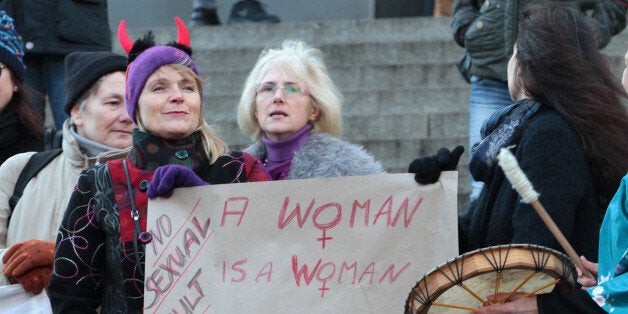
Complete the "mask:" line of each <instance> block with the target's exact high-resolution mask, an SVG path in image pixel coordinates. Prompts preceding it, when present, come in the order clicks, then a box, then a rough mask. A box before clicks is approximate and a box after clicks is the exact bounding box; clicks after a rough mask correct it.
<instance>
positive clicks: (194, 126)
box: [48, 18, 266, 313]
mask: <svg viewBox="0 0 628 314" xmlns="http://www.w3.org/2000/svg"><path fill="white" fill-rule="evenodd" d="M175 21H176V22H177V27H178V30H179V38H178V39H177V41H176V42H172V43H170V44H168V45H155V43H154V40H153V35H152V33H151V32H149V33H147V34H146V35H145V36H144V37H142V38H141V39H139V40H138V41H136V42H135V43H133V42H132V41H131V40H130V39H129V37H128V35H127V34H126V29H125V23H124V21H122V23H120V27H119V29H118V37H119V40H120V42H121V45H122V47H123V49H124V50H125V51H126V52H127V53H128V54H129V65H128V67H127V72H126V82H127V84H126V94H125V100H126V105H127V111H128V113H129V116H130V117H131V119H133V121H134V122H136V124H137V125H138V128H137V129H135V130H134V132H133V147H132V148H131V151H130V152H129V154H128V157H127V158H126V159H124V160H117V161H109V162H107V163H106V164H102V165H99V166H95V167H93V168H90V169H88V170H86V171H84V172H83V173H82V174H81V176H80V177H79V180H78V183H77V185H76V187H75V192H74V194H73V195H72V198H71V199H70V203H69V205H68V208H67V210H66V213H65V216H64V218H63V220H62V223H61V226H60V228H59V233H58V236H57V244H56V245H57V246H56V248H57V250H56V251H55V264H54V273H53V275H52V278H51V281H50V285H49V290H48V291H49V295H50V299H51V304H52V307H53V311H54V312H56V313H68V312H76V313H91V312H94V311H95V310H96V309H97V308H98V307H100V309H101V312H102V313H113V312H115V313H135V312H141V311H142V308H143V294H144V246H145V244H147V243H149V242H150V241H151V240H152V239H151V236H150V233H148V232H146V218H147V210H148V208H147V204H148V200H147V198H148V197H155V196H168V195H166V194H167V193H171V192H172V184H173V183H172V182H174V184H175V185H176V186H177V187H180V186H197V185H207V184H225V183H238V182H247V181H248V182H250V181H265V180H266V175H265V173H264V171H263V169H262V165H261V163H260V162H259V161H258V160H257V159H256V158H254V157H253V156H251V155H249V154H246V153H240V152H232V151H229V150H228V148H227V146H226V145H225V144H224V142H223V141H221V140H220V139H219V138H218V137H217V136H216V134H215V132H214V131H213V130H212V129H211V128H210V127H209V125H208V124H207V123H206V122H205V120H204V118H203V111H202V101H201V100H202V85H201V81H200V79H199V71H198V68H197V67H196V64H195V62H194V60H193V59H192V58H191V55H192V50H191V49H190V39H189V34H188V32H187V29H186V28H185V25H183V23H182V22H181V21H180V20H179V19H178V18H176V19H175ZM164 186H165V188H164ZM163 191H166V193H164V192H163Z"/></svg>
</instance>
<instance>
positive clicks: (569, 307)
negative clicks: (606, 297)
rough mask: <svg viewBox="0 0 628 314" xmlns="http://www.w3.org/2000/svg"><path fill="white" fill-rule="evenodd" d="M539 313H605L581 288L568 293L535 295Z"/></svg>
mask: <svg viewBox="0 0 628 314" xmlns="http://www.w3.org/2000/svg"><path fill="white" fill-rule="evenodd" d="M536 304H537V306H538V308H539V314H554V313H571V314H580V313H582V314H594V313H606V311H604V310H603V309H602V308H601V307H599V306H598V305H597V303H595V301H593V299H591V296H589V294H588V293H587V292H586V291H584V290H581V289H576V290H574V291H572V292H570V293H558V292H555V293H546V294H539V295H537V296H536Z"/></svg>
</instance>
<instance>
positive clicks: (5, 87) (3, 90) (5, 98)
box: [0, 62, 17, 112]
mask: <svg viewBox="0 0 628 314" xmlns="http://www.w3.org/2000/svg"><path fill="white" fill-rule="evenodd" d="M0 66H1V67H2V73H0V112H2V110H4V107H6V106H7V105H8V104H9V101H10V100H11V98H13V93H15V92H16V91H17V86H16V85H15V83H13V75H12V73H11V70H9V68H8V67H6V65H5V64H4V63H2V62H0Z"/></svg>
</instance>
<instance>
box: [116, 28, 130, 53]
mask: <svg viewBox="0 0 628 314" xmlns="http://www.w3.org/2000/svg"><path fill="white" fill-rule="evenodd" d="M118 41H119V42H120V46H122V49H123V50H124V52H126V54H129V53H130V52H131V48H133V41H132V40H131V38H129V34H128V33H127V32H126V21H125V20H122V21H120V25H118Z"/></svg>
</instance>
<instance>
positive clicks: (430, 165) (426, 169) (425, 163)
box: [408, 146, 464, 184]
mask: <svg viewBox="0 0 628 314" xmlns="http://www.w3.org/2000/svg"><path fill="white" fill-rule="evenodd" d="M462 153H464V147H462V146H456V148H454V149H453V150H452V151H451V152H450V151H449V149H447V148H444V147H443V148H440V149H439V150H438V152H436V155H433V156H427V157H421V158H417V159H415V160H413V161H412V162H411V163H410V166H409V167H408V172H410V173H414V180H415V181H416V182H417V183H420V184H429V183H434V182H436V181H438V178H440V173H441V172H442V171H447V170H455V169H456V166H457V165H458V161H460V156H462Z"/></svg>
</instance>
